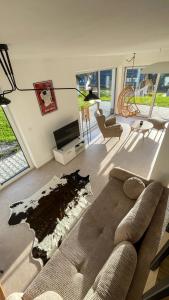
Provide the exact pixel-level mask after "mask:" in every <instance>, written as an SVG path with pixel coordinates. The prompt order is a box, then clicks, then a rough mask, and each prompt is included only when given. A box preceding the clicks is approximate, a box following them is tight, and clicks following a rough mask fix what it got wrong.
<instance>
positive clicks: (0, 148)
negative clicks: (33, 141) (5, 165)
mask: <svg viewBox="0 0 169 300" xmlns="http://www.w3.org/2000/svg"><path fill="white" fill-rule="evenodd" d="M19 150H20V146H19V144H18V142H17V140H16V137H15V135H14V133H13V130H12V129H11V126H10V124H9V122H8V119H7V118H6V116H5V114H4V112H3V109H2V107H0V159H4V158H6V157H9V156H10V155H11V154H14V153H16V152H18V151H19Z"/></svg>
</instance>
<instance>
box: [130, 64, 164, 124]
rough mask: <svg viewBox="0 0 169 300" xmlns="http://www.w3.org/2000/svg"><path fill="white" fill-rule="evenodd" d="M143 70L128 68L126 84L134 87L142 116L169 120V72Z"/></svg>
mask: <svg viewBox="0 0 169 300" xmlns="http://www.w3.org/2000/svg"><path fill="white" fill-rule="evenodd" d="M141 70H142V68H141V67H135V68H134V69H132V68H126V69H125V79H124V86H126V85H132V86H133V87H134V89H135V102H136V104H137V106H138V108H139V110H140V115H141V116H145V117H155V118H162V119H164V120H168V119H169V74H142V73H141ZM156 90H157V92H156V93H155V91H156Z"/></svg>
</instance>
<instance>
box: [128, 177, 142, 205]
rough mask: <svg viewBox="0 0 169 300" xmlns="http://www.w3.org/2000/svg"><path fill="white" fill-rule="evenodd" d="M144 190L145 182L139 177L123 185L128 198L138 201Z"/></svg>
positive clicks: (132, 178) (130, 179)
mask: <svg viewBox="0 0 169 300" xmlns="http://www.w3.org/2000/svg"><path fill="white" fill-rule="evenodd" d="M144 189H145V184H144V182H143V181H142V180H141V179H139V178H137V177H131V178H129V179H127V180H126V181H125V182H124V184H123V191H124V193H125V194H126V196H127V197H128V198H130V199H133V200H136V199H137V198H138V197H139V196H140V194H141V193H142V192H143V190H144Z"/></svg>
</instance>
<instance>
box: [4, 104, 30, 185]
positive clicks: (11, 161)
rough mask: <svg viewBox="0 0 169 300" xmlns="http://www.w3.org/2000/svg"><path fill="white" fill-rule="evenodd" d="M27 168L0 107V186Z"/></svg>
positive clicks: (25, 160)
mask: <svg viewBox="0 0 169 300" xmlns="http://www.w3.org/2000/svg"><path fill="white" fill-rule="evenodd" d="M27 168H29V163H28V161H27V159H26V156H25V154H24V152H23V150H22V149H21V146H20V144H19V142H18V139H17V137H16V135H15V133H14V130H13V128H12V126H11V124H10V122H9V120H8V118H7V115H6V113H5V111H4V109H3V108H2V107H1V106H0V185H3V184H4V183H6V182H7V181H9V180H10V179H12V178H13V177H15V176H16V175H18V174H19V173H21V172H23V171H24V170H26V169H27Z"/></svg>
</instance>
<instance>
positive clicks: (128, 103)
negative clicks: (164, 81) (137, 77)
mask: <svg viewBox="0 0 169 300" xmlns="http://www.w3.org/2000/svg"><path fill="white" fill-rule="evenodd" d="M131 61H132V62H133V66H132V80H131V81H133V69H134V61H135V53H134V54H133V57H132V58H131V60H128V62H131ZM117 109H118V114H119V115H121V116H123V117H125V118H127V117H132V116H136V115H138V114H139V113H140V111H139V109H138V106H137V104H136V102H135V89H134V83H133V85H129V86H125V87H124V88H123V89H122V91H121V93H120V95H119V97H118V102H117Z"/></svg>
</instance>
